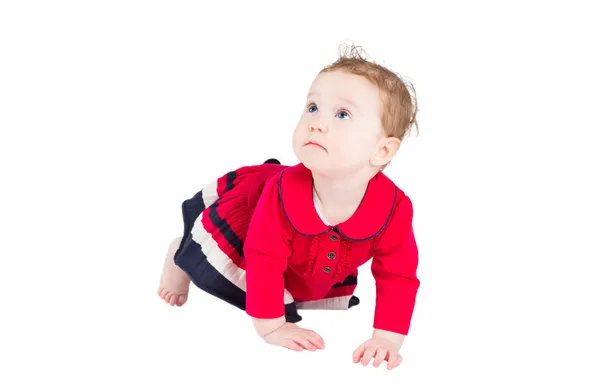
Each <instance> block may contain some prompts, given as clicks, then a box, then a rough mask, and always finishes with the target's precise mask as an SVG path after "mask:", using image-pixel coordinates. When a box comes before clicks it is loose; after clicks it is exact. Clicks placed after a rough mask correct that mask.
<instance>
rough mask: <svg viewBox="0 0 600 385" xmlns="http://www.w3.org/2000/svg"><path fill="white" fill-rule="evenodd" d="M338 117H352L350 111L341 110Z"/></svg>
mask: <svg viewBox="0 0 600 385" xmlns="http://www.w3.org/2000/svg"><path fill="white" fill-rule="evenodd" d="M337 117H338V118H340V119H347V118H349V117H350V115H348V113H347V112H346V111H340V112H339V113H338V114H337Z"/></svg>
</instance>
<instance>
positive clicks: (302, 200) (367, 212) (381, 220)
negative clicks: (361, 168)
mask: <svg viewBox="0 0 600 385" xmlns="http://www.w3.org/2000/svg"><path fill="white" fill-rule="evenodd" d="M279 178H280V180H279V195H280V199H281V204H282V206H283V211H284V213H285V215H286V217H287V219H288V221H289V222H290V224H291V225H292V227H293V228H294V229H295V230H296V231H297V232H299V233H300V234H302V235H306V236H316V235H322V234H325V233H327V232H329V231H331V230H333V231H336V232H338V233H339V234H340V235H341V236H343V237H344V238H347V239H349V240H351V241H366V240H369V239H371V238H373V237H375V236H377V235H378V234H379V233H380V232H381V231H383V229H384V228H385V226H386V225H387V223H388V221H389V220H390V217H391V215H392V212H393V208H394V205H395V203H396V199H397V191H398V189H397V187H396V185H395V184H394V183H393V182H392V181H391V180H390V179H389V178H388V177H387V176H386V175H385V174H383V173H382V172H379V173H378V174H377V175H375V176H374V177H373V178H372V179H371V180H370V181H369V184H368V186H367V190H366V191H365V195H364V196H363V199H362V201H361V202H360V204H359V206H358V209H357V210H356V211H355V212H354V214H353V215H352V216H351V217H350V218H349V219H348V220H346V221H345V222H342V223H340V224H338V225H337V226H328V225H326V224H325V223H323V221H322V220H321V218H320V217H319V214H318V213H317V210H316V208H315V205H314V200H313V183H314V181H313V177H312V172H311V171H310V170H309V169H308V168H306V166H304V165H303V164H302V163H299V164H297V165H295V166H291V167H288V168H287V169H285V170H284V171H283V172H282V173H281V174H280V176H279Z"/></svg>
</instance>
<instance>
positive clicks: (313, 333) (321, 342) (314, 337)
mask: <svg viewBox="0 0 600 385" xmlns="http://www.w3.org/2000/svg"><path fill="white" fill-rule="evenodd" d="M308 333H309V334H310V335H311V336H312V337H313V339H315V340H316V341H318V343H319V344H320V345H321V346H322V347H323V348H324V347H325V340H323V337H321V336H320V335H319V334H318V333H316V332H314V331H312V330H308Z"/></svg>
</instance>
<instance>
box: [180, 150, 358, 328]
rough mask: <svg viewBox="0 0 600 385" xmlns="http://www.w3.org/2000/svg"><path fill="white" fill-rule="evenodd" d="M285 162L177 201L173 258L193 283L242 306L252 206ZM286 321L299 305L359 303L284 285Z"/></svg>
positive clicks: (238, 174)
mask: <svg viewBox="0 0 600 385" xmlns="http://www.w3.org/2000/svg"><path fill="white" fill-rule="evenodd" d="M286 167H287V166H283V165H280V164H279V162H278V161H277V160H275V159H269V160H268V161H266V162H265V164H263V165H260V166H248V167H242V168H239V169H237V170H235V171H232V172H230V173H227V174H225V175H223V176H222V177H220V178H218V179H216V180H214V181H213V182H211V183H209V184H208V185H206V186H204V187H203V188H202V189H201V190H200V191H199V192H197V193H196V194H195V195H194V196H193V197H192V198H190V199H188V200H185V201H184V202H183V204H182V216H183V225H184V229H183V236H182V240H181V243H180V245H179V248H178V249H177V251H176V252H175V255H174V261H175V264H176V265H177V266H179V267H180V268H181V269H182V270H183V271H184V272H186V274H187V275H188V276H189V277H190V279H191V281H192V283H193V284H194V285H196V286H197V287H198V288H200V289H202V290H203V291H205V292H206V293H209V294H211V295H213V296H215V297H217V298H220V299H221V300H223V301H225V302H227V303H229V304H231V305H233V306H235V307H237V308H239V309H241V310H245V309H246V276H245V273H246V271H245V270H246V269H245V259H244V252H243V245H244V239H245V236H246V233H247V231H248V226H249V224H250V219H251V217H252V211H253V204H255V203H256V202H257V201H258V197H259V195H260V191H261V189H262V187H263V185H264V183H265V182H266V180H267V179H268V178H269V177H270V176H272V175H274V174H275V173H278V172H279V171H281V170H283V169H284V168H286ZM284 302H285V318H286V320H287V322H294V323H295V322H299V321H301V320H302V317H301V316H300V315H299V314H298V309H348V308H350V307H352V306H355V305H357V304H358V303H359V300H358V298H357V297H355V296H351V297H350V298H349V299H348V300H346V301H339V300H333V299H323V300H322V301H310V302H304V303H303V302H296V301H294V298H293V296H292V295H291V294H290V292H289V291H288V290H287V289H286V290H285V295H284Z"/></svg>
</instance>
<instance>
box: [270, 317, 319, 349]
mask: <svg viewBox="0 0 600 385" xmlns="http://www.w3.org/2000/svg"><path fill="white" fill-rule="evenodd" d="M263 338H264V340H265V341H266V342H267V343H269V344H271V345H278V346H283V347H285V348H288V349H292V350H295V351H302V350H304V349H306V350H311V351H313V352H314V351H316V350H317V349H323V348H325V342H324V341H323V338H322V337H321V336H320V335H318V334H317V333H315V332H313V331H312V330H308V329H303V328H301V327H299V326H298V325H296V324H294V323H291V322H286V323H285V324H283V325H282V326H281V327H279V328H278V329H275V330H274V331H273V332H271V333H269V334H267V335H266V336H265V337H263Z"/></svg>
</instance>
